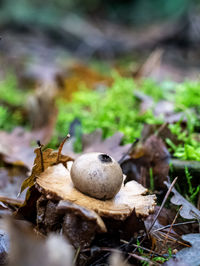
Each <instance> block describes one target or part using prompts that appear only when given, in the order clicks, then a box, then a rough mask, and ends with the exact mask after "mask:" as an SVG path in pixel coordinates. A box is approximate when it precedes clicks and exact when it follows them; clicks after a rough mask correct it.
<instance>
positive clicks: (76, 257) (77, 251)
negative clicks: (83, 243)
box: [73, 247, 81, 265]
mask: <svg viewBox="0 0 200 266" xmlns="http://www.w3.org/2000/svg"><path fill="white" fill-rule="evenodd" d="M80 250H81V248H80V247H78V248H77V250H76V252H75V255H74V259H73V265H75V264H76V261H77V259H78V256H79V253H80Z"/></svg>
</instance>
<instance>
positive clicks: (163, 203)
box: [147, 177, 178, 234]
mask: <svg viewBox="0 0 200 266" xmlns="http://www.w3.org/2000/svg"><path fill="white" fill-rule="evenodd" d="M177 179H178V177H176V178H175V179H174V180H173V182H172V183H171V185H170V187H169V189H168V191H167V193H166V195H165V197H164V199H163V202H162V204H161V206H160V209H159V211H158V213H157V214H156V217H155V218H154V220H153V222H152V224H151V226H150V228H149V230H148V231H147V233H148V234H149V233H150V232H151V230H152V228H153V226H154V224H155V222H156V220H157V219H158V216H159V215H160V213H161V211H162V209H163V207H164V205H165V202H166V200H167V199H168V197H169V194H170V193H171V191H172V188H173V187H174V185H175V183H176V181H177Z"/></svg>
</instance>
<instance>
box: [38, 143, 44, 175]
mask: <svg viewBox="0 0 200 266" xmlns="http://www.w3.org/2000/svg"><path fill="white" fill-rule="evenodd" d="M37 145H38V146H39V149H40V158H41V169H42V172H44V160H43V154H42V146H43V145H41V143H40V140H38V141H37Z"/></svg>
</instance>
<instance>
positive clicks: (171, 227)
mask: <svg viewBox="0 0 200 266" xmlns="http://www.w3.org/2000/svg"><path fill="white" fill-rule="evenodd" d="M182 208H183V206H181V207H180V208H179V210H178V211H177V214H176V215H175V217H174V220H173V221H172V224H171V226H170V228H169V231H168V232H167V235H166V237H165V240H164V242H163V245H165V244H166V242H167V239H168V237H169V234H170V232H171V230H172V227H173V225H174V223H175V221H176V219H177V217H178V215H179V213H180V211H181V209H182Z"/></svg>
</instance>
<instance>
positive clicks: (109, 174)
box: [71, 152, 123, 200]
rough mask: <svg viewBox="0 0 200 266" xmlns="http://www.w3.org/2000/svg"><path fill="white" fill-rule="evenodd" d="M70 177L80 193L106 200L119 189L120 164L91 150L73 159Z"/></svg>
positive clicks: (121, 179) (120, 181)
mask: <svg viewBox="0 0 200 266" xmlns="http://www.w3.org/2000/svg"><path fill="white" fill-rule="evenodd" d="M71 179H72V182H73V184H74V186H75V187H76V188H77V189H78V190H79V191H81V192H82V193H84V194H87V195H89V196H91V197H94V198H97V199H101V200H106V199H111V198H113V197H114V196H115V195H116V194H117V192H118V191H119V190H120V188H121V185H122V182H123V173H122V169H121V167H120V165H119V164H118V163H117V162H116V161H115V160H114V159H113V158H112V157H110V156H109V155H107V154H104V153H98V152H91V153H85V154H83V155H81V156H79V157H78V158H77V159H76V160H75V161H74V163H73V165H72V168H71Z"/></svg>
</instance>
